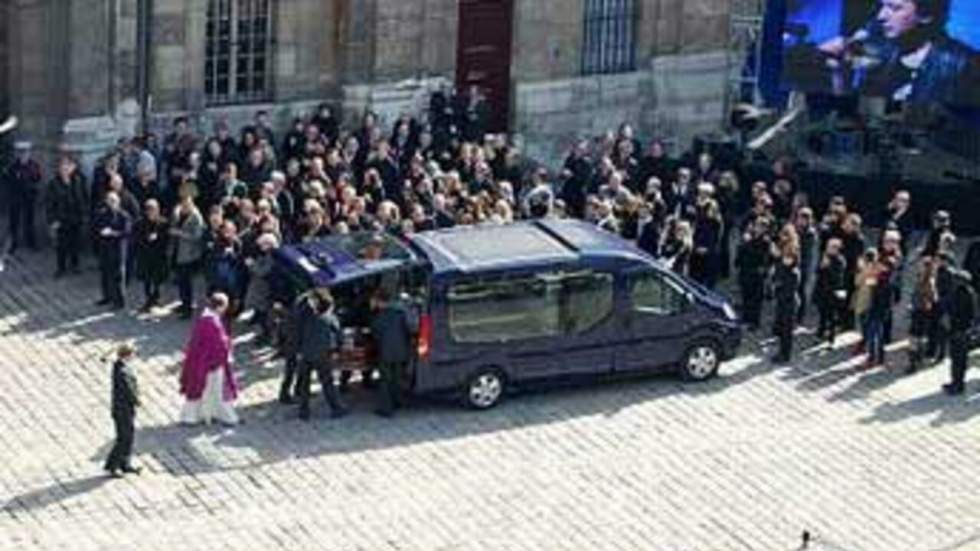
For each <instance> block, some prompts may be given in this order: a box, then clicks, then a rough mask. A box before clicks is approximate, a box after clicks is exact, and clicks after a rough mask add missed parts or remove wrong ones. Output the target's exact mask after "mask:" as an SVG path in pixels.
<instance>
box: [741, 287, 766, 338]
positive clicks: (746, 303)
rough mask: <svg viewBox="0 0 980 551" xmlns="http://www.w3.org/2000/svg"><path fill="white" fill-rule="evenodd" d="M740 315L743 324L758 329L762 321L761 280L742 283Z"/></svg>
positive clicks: (763, 291) (762, 291) (763, 290)
mask: <svg viewBox="0 0 980 551" xmlns="http://www.w3.org/2000/svg"><path fill="white" fill-rule="evenodd" d="M741 288H742V314H743V316H744V318H745V323H747V324H748V325H749V326H750V327H753V328H755V327H758V326H759V323H760V321H761V319H762V301H763V299H764V298H765V285H764V282H763V281H762V280H758V281H755V280H749V281H743V282H742V284H741Z"/></svg>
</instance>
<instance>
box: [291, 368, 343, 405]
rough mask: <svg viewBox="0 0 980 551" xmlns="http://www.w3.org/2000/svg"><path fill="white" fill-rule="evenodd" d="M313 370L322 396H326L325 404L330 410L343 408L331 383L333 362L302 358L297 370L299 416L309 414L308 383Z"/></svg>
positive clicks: (310, 381)
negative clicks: (300, 365)
mask: <svg viewBox="0 0 980 551" xmlns="http://www.w3.org/2000/svg"><path fill="white" fill-rule="evenodd" d="M314 371H316V378H317V380H318V381H320V388H321V390H322V391H323V397H324V398H326V400H327V404H328V405H329V406H330V411H332V412H337V411H341V410H343V409H344V406H343V405H342V404H341V403H340V396H339V394H338V393H337V387H336V386H334V384H333V363H331V362H328V361H322V360H321V361H309V360H304V361H303V365H302V367H301V368H300V371H299V414H300V417H307V416H309V414H310V385H311V384H312V382H313V380H312V379H313V372H314Z"/></svg>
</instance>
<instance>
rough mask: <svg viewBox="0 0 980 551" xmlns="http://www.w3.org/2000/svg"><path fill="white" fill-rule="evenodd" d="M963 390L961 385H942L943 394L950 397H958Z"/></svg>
mask: <svg viewBox="0 0 980 551" xmlns="http://www.w3.org/2000/svg"><path fill="white" fill-rule="evenodd" d="M963 390H964V388H963V385H954V384H953V383H948V384H945V385H943V392H945V393H946V394H949V395H950V396H958V395H960V394H963Z"/></svg>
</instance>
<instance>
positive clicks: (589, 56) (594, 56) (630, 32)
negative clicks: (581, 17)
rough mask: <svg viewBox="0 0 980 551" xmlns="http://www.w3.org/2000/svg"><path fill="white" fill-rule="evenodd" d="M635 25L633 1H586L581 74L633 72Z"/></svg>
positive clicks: (634, 65) (634, 62)
mask: <svg viewBox="0 0 980 551" xmlns="http://www.w3.org/2000/svg"><path fill="white" fill-rule="evenodd" d="M635 23H636V11H635V1H634V0H586V2H585V41H584V47H583V48H582V74H585V75H594V74H601V73H624V72H628V71H632V70H634V69H635V68H636V52H635V44H634V37H635V34H636V29H635V28H634V26H635Z"/></svg>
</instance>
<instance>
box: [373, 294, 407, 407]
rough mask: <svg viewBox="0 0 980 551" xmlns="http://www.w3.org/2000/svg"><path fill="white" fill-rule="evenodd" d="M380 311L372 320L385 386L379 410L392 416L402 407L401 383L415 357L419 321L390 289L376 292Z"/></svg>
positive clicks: (376, 302) (377, 308) (382, 388)
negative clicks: (414, 350)
mask: <svg viewBox="0 0 980 551" xmlns="http://www.w3.org/2000/svg"><path fill="white" fill-rule="evenodd" d="M374 300H375V305H376V310H377V314H376V315H375V317H374V321H373V322H371V334H372V335H373V336H374V342H375V345H376V346H377V349H378V367H379V369H380V371H381V388H380V392H381V394H380V396H379V404H378V409H376V410H375V413H377V414H378V415H381V416H382V417H391V416H392V415H394V413H395V410H396V409H398V408H399V407H400V406H401V382H402V378H403V377H404V373H405V370H406V368H407V367H408V362H409V361H410V360H411V359H412V354H413V351H412V342H413V337H414V335H415V333H416V331H417V329H418V320H416V319H415V316H413V315H412V314H411V313H409V311H408V309H407V308H406V307H405V306H404V305H403V304H400V303H397V302H392V300H391V295H390V293H389V292H388V290H387V289H384V288H383V287H382V288H379V289H378V291H377V292H376V293H375V297H374Z"/></svg>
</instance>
